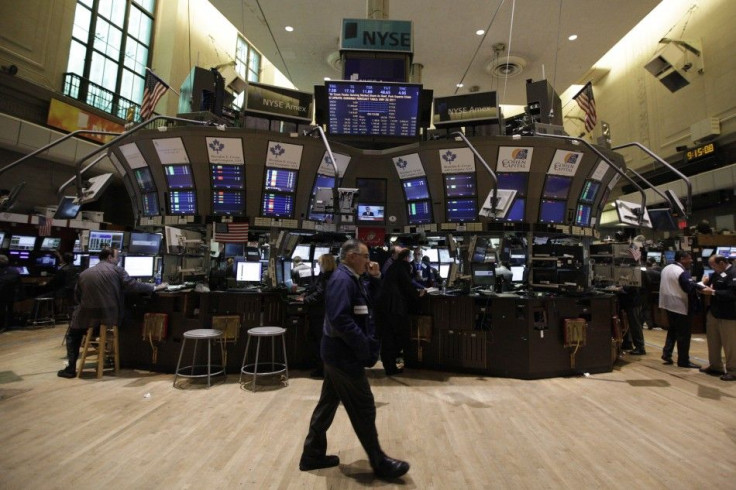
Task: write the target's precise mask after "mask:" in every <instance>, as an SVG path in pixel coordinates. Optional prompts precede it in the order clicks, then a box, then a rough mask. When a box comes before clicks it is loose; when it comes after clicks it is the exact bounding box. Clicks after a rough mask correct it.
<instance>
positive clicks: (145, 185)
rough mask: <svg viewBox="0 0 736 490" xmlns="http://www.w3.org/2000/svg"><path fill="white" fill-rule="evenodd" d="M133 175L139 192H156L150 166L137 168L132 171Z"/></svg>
mask: <svg viewBox="0 0 736 490" xmlns="http://www.w3.org/2000/svg"><path fill="white" fill-rule="evenodd" d="M133 175H135V181H136V182H137V183H138V188H139V189H140V190H141V192H156V184H155V183H154V182H153V176H152V175H151V169H150V168H148V167H141V168H137V169H135V170H134V171H133Z"/></svg>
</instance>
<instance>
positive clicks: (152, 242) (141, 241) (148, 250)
mask: <svg viewBox="0 0 736 490" xmlns="http://www.w3.org/2000/svg"><path fill="white" fill-rule="evenodd" d="M160 248H161V235H160V234H159V233H140V232H132V233H131V234H130V244H129V245H128V253H129V254H131V255H156V254H158V252H159V249H160Z"/></svg>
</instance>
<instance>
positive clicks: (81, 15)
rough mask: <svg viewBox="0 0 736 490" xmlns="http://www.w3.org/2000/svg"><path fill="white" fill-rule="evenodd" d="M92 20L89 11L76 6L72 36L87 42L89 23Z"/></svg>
mask: <svg viewBox="0 0 736 490" xmlns="http://www.w3.org/2000/svg"><path fill="white" fill-rule="evenodd" d="M91 18H92V12H90V10H89V9H87V8H85V7H83V6H81V5H79V4H77V10H76V11H75V12H74V27H73V28H72V36H73V37H76V38H77V39H79V40H80V41H82V42H84V43H86V42H88V41H89V23H90V19H91Z"/></svg>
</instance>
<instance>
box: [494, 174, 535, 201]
mask: <svg viewBox="0 0 736 490" xmlns="http://www.w3.org/2000/svg"><path fill="white" fill-rule="evenodd" d="M496 177H497V178H498V188H499V189H513V190H515V191H516V192H517V194H518V195H520V196H526V186H527V181H528V180H529V174H528V173H526V172H505V173H499V174H496Z"/></svg>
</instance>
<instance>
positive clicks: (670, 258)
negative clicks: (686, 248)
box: [664, 250, 675, 264]
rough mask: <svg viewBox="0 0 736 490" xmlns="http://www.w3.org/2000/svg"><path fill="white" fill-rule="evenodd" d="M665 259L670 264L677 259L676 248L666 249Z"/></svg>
mask: <svg viewBox="0 0 736 490" xmlns="http://www.w3.org/2000/svg"><path fill="white" fill-rule="evenodd" d="M664 261H665V262H667V263H668V264H672V263H673V262H674V261H675V251H674V250H665V251H664Z"/></svg>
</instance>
